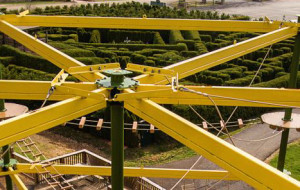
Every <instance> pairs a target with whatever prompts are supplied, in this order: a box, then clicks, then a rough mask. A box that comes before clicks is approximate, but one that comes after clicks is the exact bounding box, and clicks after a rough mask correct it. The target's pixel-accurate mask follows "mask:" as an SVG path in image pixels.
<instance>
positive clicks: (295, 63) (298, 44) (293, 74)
mask: <svg viewBox="0 0 300 190" xmlns="http://www.w3.org/2000/svg"><path fill="white" fill-rule="evenodd" d="M298 23H300V16H298ZM299 60H300V33H298V35H297V36H296V40H295V47H294V52H293V58H292V63H291V67H290V69H291V71H290V80H289V84H288V88H297V74H298V69H299ZM292 111H293V110H292V109H291V108H287V109H285V115H284V118H283V120H284V121H290V120H292ZM289 132H290V129H285V130H284V131H283V132H282V135H281V142H280V150H279V157H278V163H277V169H278V170H280V171H283V169H284V162H285V156H286V148H287V144H288V140H289Z"/></svg>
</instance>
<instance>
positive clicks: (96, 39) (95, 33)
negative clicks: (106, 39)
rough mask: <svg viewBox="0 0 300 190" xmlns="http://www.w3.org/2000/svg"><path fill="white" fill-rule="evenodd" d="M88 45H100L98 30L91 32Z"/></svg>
mask: <svg viewBox="0 0 300 190" xmlns="http://www.w3.org/2000/svg"><path fill="white" fill-rule="evenodd" d="M89 42H90V43H100V42H101V38H100V32H99V30H93V31H92V34H91V38H90V41H89Z"/></svg>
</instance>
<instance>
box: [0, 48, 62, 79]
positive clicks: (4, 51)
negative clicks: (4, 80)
mask: <svg viewBox="0 0 300 190" xmlns="http://www.w3.org/2000/svg"><path fill="white" fill-rule="evenodd" d="M0 56H12V57H14V59H13V61H12V63H13V64H15V65H17V66H23V67H27V68H32V69H36V70H41V71H45V72H48V73H57V72H59V71H60V69H59V68H58V67H56V66H55V65H53V64H52V63H50V62H49V61H47V60H45V59H43V58H42V57H39V56H36V55H32V54H30V53H25V52H22V51H20V50H19V49H17V48H14V47H12V46H9V45H2V46H0ZM5 66H7V65H5Z"/></svg>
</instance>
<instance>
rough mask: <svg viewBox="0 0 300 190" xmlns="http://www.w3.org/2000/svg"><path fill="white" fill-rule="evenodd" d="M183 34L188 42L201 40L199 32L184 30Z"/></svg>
mask: <svg viewBox="0 0 300 190" xmlns="http://www.w3.org/2000/svg"><path fill="white" fill-rule="evenodd" d="M181 34H182V36H183V37H184V39H186V40H201V38H200V35H199V32H198V31H196V30H182V31H181Z"/></svg>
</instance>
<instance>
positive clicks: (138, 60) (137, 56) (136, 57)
mask: <svg viewBox="0 0 300 190" xmlns="http://www.w3.org/2000/svg"><path fill="white" fill-rule="evenodd" d="M146 60H147V57H146V56H144V55H140V54H136V53H134V54H132V55H131V61H132V62H133V63H137V64H144V62H145V61H146Z"/></svg>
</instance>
